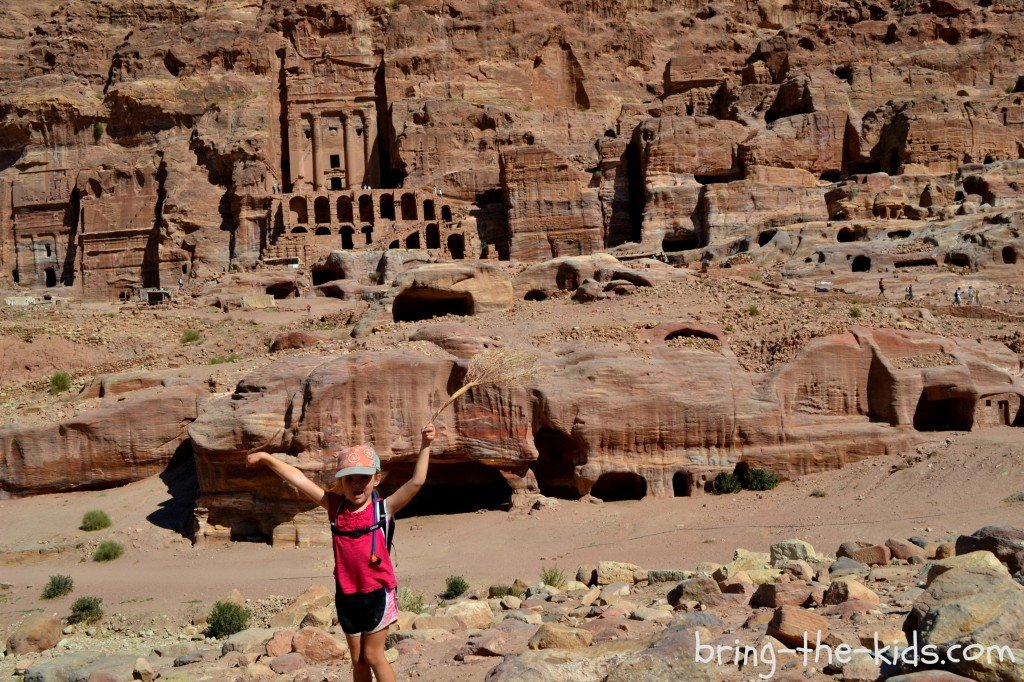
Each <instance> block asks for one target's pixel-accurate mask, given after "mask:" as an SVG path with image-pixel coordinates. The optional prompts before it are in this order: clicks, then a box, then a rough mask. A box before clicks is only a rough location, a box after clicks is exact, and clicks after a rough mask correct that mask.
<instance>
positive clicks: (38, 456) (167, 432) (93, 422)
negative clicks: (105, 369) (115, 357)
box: [0, 384, 209, 495]
mask: <svg viewBox="0 0 1024 682" xmlns="http://www.w3.org/2000/svg"><path fill="white" fill-rule="evenodd" d="M208 392H209V391H208V388H207V387H206V386H205V385H197V384H186V385H180V386H170V387H162V386H161V387H156V388H147V389H142V390H139V391H134V392H133V393H132V394H130V396H128V397H127V398H125V400H124V401H123V402H121V401H118V402H114V403H113V404H110V405H105V406H101V407H99V408H97V409H95V410H91V411H88V412H85V413H83V414H81V415H79V416H77V417H74V418H72V419H68V420H66V421H64V422H61V423H59V424H52V425H46V426H38V427H27V428H19V427H8V428H4V429H0V494H3V495H30V494H40V493H52V492H61V491H68V490H81V489H89V488H102V487H109V486H115V485H121V484H124V483H130V482H131V481H137V480H139V479H142V478H145V477H147V476H151V475H153V474H155V473H159V472H160V471H162V470H163V469H164V467H166V466H167V464H168V462H170V461H171V458H172V456H173V455H174V453H175V451H176V450H177V449H178V447H179V446H181V445H182V444H183V443H185V442H186V440H187V439H188V434H187V432H186V427H187V426H188V425H189V424H190V423H191V422H192V420H194V419H195V418H196V414H197V410H198V408H197V400H198V399H199V397H200V396H202V395H204V394H207V393H208ZM112 400H113V399H112Z"/></svg>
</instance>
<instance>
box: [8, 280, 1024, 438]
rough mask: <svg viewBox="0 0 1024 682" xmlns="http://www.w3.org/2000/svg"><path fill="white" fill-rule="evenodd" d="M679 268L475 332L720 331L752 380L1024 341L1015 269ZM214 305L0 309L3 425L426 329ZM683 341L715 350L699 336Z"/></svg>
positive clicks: (518, 306)
mask: <svg viewBox="0 0 1024 682" xmlns="http://www.w3.org/2000/svg"><path fill="white" fill-rule="evenodd" d="M524 267H525V266H522V265H514V264H510V265H507V266H506V270H508V271H509V274H510V276H514V275H515V274H516V273H518V272H520V271H522V270H523V269H524ZM675 272H677V273H678V277H676V278H675V279H671V280H667V281H655V282H654V283H653V286H650V287H636V288H634V290H633V291H632V292H630V295H625V296H614V297H612V298H610V299H605V300H602V301H598V302H595V303H594V304H588V305H580V304H578V303H576V302H574V301H572V300H570V298H569V296H568V295H567V294H563V295H556V296H552V297H551V298H549V299H547V300H545V301H520V302H517V303H515V304H514V305H513V306H512V307H511V308H510V309H505V310H502V311H500V312H493V313H485V314H481V315H476V316H474V318H473V325H474V326H475V327H477V328H479V329H481V330H484V331H486V332H489V333H492V334H493V335H496V336H498V337H501V338H502V339H504V340H505V341H507V342H510V343H529V344H531V345H535V346H536V347H538V348H540V349H544V350H553V349H556V348H557V347H559V346H560V345H564V344H565V343H573V344H582V343H585V344H591V345H592V344H602V345H611V346H614V347H615V348H616V349H617V350H620V351H621V352H622V353H624V354H625V355H628V356H632V357H639V358H642V357H644V345H645V343H644V338H643V334H642V332H643V331H644V330H646V329H650V328H652V327H655V326H657V325H659V324H662V323H665V322H674V321H678V320H692V321H694V322H696V323H702V324H711V325H716V326H717V327H719V328H720V329H722V330H723V331H724V334H725V335H726V336H727V338H728V341H729V347H730V350H731V351H732V352H733V353H735V354H736V356H737V357H738V359H739V361H740V363H741V365H742V366H743V367H744V368H745V369H748V370H750V371H753V372H768V371H770V370H771V369H772V368H774V367H775V366H777V365H779V364H782V363H784V362H786V361H787V360H790V359H792V357H793V356H794V355H795V354H796V352H797V351H798V350H799V349H800V348H802V347H803V346H804V345H806V343H807V342H808V341H809V340H810V339H812V338H815V337H819V336H825V335H829V334H836V333H840V332H843V331H845V330H846V329H847V328H848V327H850V326H852V325H862V326H867V327H881V328H892V329H908V330H916V331H924V332H929V333H933V334H938V335H943V336H951V337H962V336H969V337H973V338H980V339H991V340H996V341H1000V342H1006V343H1010V344H1011V347H1013V345H1012V344H1017V345H1021V344H1022V343H1024V342H1022V340H1021V337H1020V334H1021V332H1022V330H1024V324H1022V323H1021V322H1020V321H1017V320H1013V319H1009V320H1008V319H1007V317H1006V314H1007V313H1010V314H1013V312H1012V311H1014V310H1018V309H1019V310H1024V287H1022V286H1020V285H1019V284H1018V278H1017V277H1016V275H1015V274H1014V271H1005V270H994V271H993V270H989V271H983V272H981V273H966V272H958V271H957V270H956V269H951V270H947V271H946V272H941V273H909V274H907V273H899V274H897V275H895V276H893V277H889V278H887V281H888V293H887V296H886V297H880V296H879V295H878V289H877V282H878V278H877V277H875V276H874V275H871V274H858V275H846V276H844V277H843V280H842V284H841V286H840V283H839V282H836V289H837V290H834V291H833V292H831V293H815V292H814V291H813V287H812V284H813V282H812V281H811V280H808V279H786V280H781V279H779V278H778V276H777V271H776V270H774V269H773V268H770V267H767V266H762V267H759V266H755V265H752V264H747V265H745V266H744V265H740V266H737V267H731V268H713V269H712V270H711V271H709V273H708V275H707V276H699V275H697V274H696V272H695V271H691V270H690V269H688V268H684V269H681V270H676V271H675ZM908 284H912V285H913V286H914V288H915V293H916V298H915V300H914V301H907V300H906V299H905V297H904V295H903V291H904V289H905V288H906V286H907V285H908ZM214 286H215V284H211V285H210V288H213V287H214ZM969 286H970V287H973V288H975V289H976V290H978V291H981V292H984V293H985V302H986V305H985V306H977V307H976V310H975V311H973V312H974V315H972V317H971V321H970V324H969V325H968V326H966V327H965V325H964V321H963V317H962V316H961V315H962V314H963V313H964V309H955V308H953V306H952V305H950V303H951V301H950V291H951V290H952V289H955V288H956V287H961V288H962V289H964V290H966V289H967V288H968V287H969ZM209 298H210V297H209V295H202V292H201V291H199V290H197V291H196V292H195V297H194V298H192V297H185V298H184V302H182V303H180V304H176V305H175V306H174V307H170V308H165V309H152V308H149V307H139V306H138V305H136V304H121V303H109V304H101V303H88V304H82V303H68V304H65V305H63V306H62V307H59V308H52V307H45V306H36V307H33V308H31V309H30V310H17V309H14V308H9V307H3V308H0V367H2V368H3V372H2V373H0V424H3V423H4V422H5V421H6V422H15V421H16V422H17V423H19V424H25V423H26V422H29V423H31V422H40V423H42V422H51V421H54V420H56V419H60V418H63V417H67V416H71V415H74V414H78V413H81V412H83V411H85V410H87V409H90V408H93V407H95V406H96V403H95V402H89V401H88V400H84V399H83V396H79V395H77V392H78V391H80V390H81V389H83V388H85V387H86V385H88V384H89V383H90V382H91V381H92V380H93V379H95V378H96V377H99V376H101V375H104V374H112V373H119V372H121V373H123V372H132V371H151V370H167V371H166V372H164V373H165V374H174V375H176V376H181V377H190V378H193V379H194V378H196V377H201V378H203V379H204V380H205V379H207V378H208V380H209V382H210V386H211V388H212V389H213V390H214V391H220V390H226V389H230V388H231V387H233V385H234V382H236V381H237V379H238V378H239V377H240V376H242V375H243V374H244V373H246V372H249V371H251V370H252V369H254V368H256V367H260V366H262V365H265V364H267V363H268V362H270V361H272V360H273V359H275V358H277V357H279V356H280V355H281V354H282V353H284V354H289V353H292V354H294V353H299V352H303V351H302V349H301V348H297V349H294V350H282V351H276V352H271V351H270V350H269V349H270V348H271V345H272V342H273V340H274V339H275V338H276V337H277V336H278V335H280V334H282V333H285V332H288V331H292V330H302V331H305V332H307V333H308V334H309V335H310V338H309V339H307V340H306V341H305V343H306V344H312V345H313V346H314V347H316V348H317V350H318V352H323V353H328V352H333V353H337V352H346V351H348V352H351V351H355V350H373V349H382V348H394V347H403V346H405V345H406V344H407V343H408V339H409V337H410V336H411V335H412V334H413V333H414V332H415V331H416V329H417V328H418V327H419V326H420V324H419V323H416V322H391V321H389V320H387V319H377V320H376V321H373V325H372V329H373V333H372V334H369V335H365V336H363V337H362V338H359V339H354V338H352V337H353V332H354V330H355V329H356V326H357V323H358V322H359V321H360V319H361V317H360V316H362V315H363V314H364V313H365V312H366V310H367V304H366V303H365V302H363V301H359V300H356V301H339V300H337V299H333V298H303V299H286V300H284V301H279V302H278V306H277V307H276V308H275V309H273V310H245V309H241V308H235V309H232V310H231V311H230V312H229V313H227V314H224V313H220V312H218V311H217V309H216V308H214V307H213V306H209V305H204V303H208V302H209ZM307 303H309V304H310V306H311V310H310V311H309V312H307V311H306V309H305V306H306V304H307ZM991 306H997V308H998V309H993V308H991ZM966 308H967V307H966V306H965V309H966ZM1000 313H1002V314H1000ZM452 319H458V318H455V317H453V318H452ZM371 321H372V320H371ZM189 331H195V332H197V333H198V335H199V337H198V339H197V340H196V341H192V342H186V341H184V340H183V338H184V337H183V335H184V334H186V333H187V332H189ZM694 344H697V345H694ZM677 345H684V346H685V345H689V346H690V347H700V348H709V349H710V347H708V345H707V344H700V343H699V341H698V340H695V339H687V340H685V343H684V342H683V341H682V340H679V341H677ZM307 347H308V345H307ZM714 349H715V350H717V349H718V346H715V348H714ZM57 371H66V372H68V373H69V374H70V375H71V379H72V389H73V390H72V391H70V392H69V393H63V394H60V395H56V396H51V395H50V394H48V393H47V392H46V390H45V389H46V388H47V386H48V381H49V377H50V376H51V375H52V374H53V373H54V372H57Z"/></svg>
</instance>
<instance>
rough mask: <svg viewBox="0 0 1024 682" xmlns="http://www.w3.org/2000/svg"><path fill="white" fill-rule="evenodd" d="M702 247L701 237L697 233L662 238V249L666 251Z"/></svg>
mask: <svg viewBox="0 0 1024 682" xmlns="http://www.w3.org/2000/svg"><path fill="white" fill-rule="evenodd" d="M700 247H701V243H700V237H699V236H697V235H696V234H693V235H686V236H679V237H666V238H665V239H662V240H661V250H662V251H664V252H666V253H670V252H674V251H689V250H691V249H699V248H700Z"/></svg>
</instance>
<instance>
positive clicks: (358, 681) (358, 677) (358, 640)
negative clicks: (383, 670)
mask: <svg viewBox="0 0 1024 682" xmlns="http://www.w3.org/2000/svg"><path fill="white" fill-rule="evenodd" d="M345 641H347V642H348V652H349V654H350V655H351V656H352V680H353V682H372V681H373V675H372V672H371V671H372V668H370V664H369V663H367V662H365V661H363V660H362V659H363V636H362V635H348V634H346V635H345Z"/></svg>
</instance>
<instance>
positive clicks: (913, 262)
mask: <svg viewBox="0 0 1024 682" xmlns="http://www.w3.org/2000/svg"><path fill="white" fill-rule="evenodd" d="M929 265H938V263H936V262H935V259H934V258H912V259H910V260H901V261H896V262H895V263H893V266H894V267H895V268H897V269H899V268H920V267H925V266H929Z"/></svg>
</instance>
